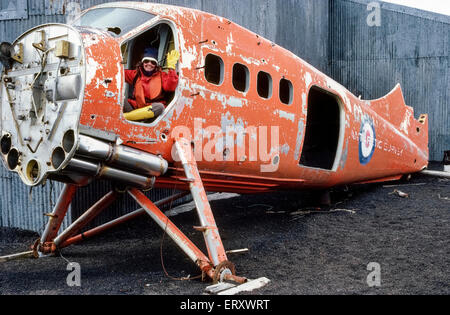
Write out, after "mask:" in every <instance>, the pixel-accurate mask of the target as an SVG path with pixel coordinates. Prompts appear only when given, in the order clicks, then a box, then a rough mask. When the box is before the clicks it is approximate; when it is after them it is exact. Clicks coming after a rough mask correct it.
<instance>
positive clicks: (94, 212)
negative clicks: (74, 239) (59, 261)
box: [53, 190, 119, 247]
mask: <svg viewBox="0 0 450 315" xmlns="http://www.w3.org/2000/svg"><path fill="white" fill-rule="evenodd" d="M118 194H119V193H118V192H116V191H115V190H112V191H110V192H109V193H107V194H106V195H105V196H103V197H102V198H101V199H100V200H99V201H97V202H96V203H95V204H94V205H93V206H92V207H90V208H89V209H88V210H86V212H85V213H83V214H82V215H81V216H80V217H79V218H78V219H77V220H75V222H73V223H72V224H71V225H70V226H69V227H68V228H67V229H65V230H64V231H63V232H62V233H60V234H59V235H58V236H57V237H56V238H55V239H54V240H53V242H54V243H55V246H56V247H59V245H60V244H61V243H63V242H64V241H65V240H66V239H68V238H69V237H71V236H72V235H74V234H75V233H77V232H78V231H79V230H81V229H82V228H83V227H84V226H86V224H88V223H89V222H91V221H92V220H93V219H94V218H95V217H96V216H98V215H99V214H100V213H101V212H102V211H103V210H105V209H106V208H108V207H109V206H110V205H111V204H112V203H113V202H114V201H115V200H116V199H117V196H118Z"/></svg>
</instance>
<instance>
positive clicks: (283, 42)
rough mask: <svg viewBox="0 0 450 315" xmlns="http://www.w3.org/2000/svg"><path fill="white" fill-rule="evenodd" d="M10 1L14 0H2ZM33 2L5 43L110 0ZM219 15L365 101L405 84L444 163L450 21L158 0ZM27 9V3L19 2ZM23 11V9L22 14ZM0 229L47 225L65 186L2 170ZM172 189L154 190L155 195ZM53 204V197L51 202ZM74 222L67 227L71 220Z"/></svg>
mask: <svg viewBox="0 0 450 315" xmlns="http://www.w3.org/2000/svg"><path fill="white" fill-rule="evenodd" d="M4 2H5V3H6V6H8V5H9V3H7V2H8V1H2V9H3V5H4ZM10 2H11V3H16V4H17V5H18V4H19V2H22V4H23V5H26V6H27V12H26V14H25V16H27V17H28V18H24V19H17V18H14V19H10V20H0V39H1V41H10V42H11V41H13V40H14V39H15V38H16V37H17V36H19V35H20V34H21V33H23V32H25V31H26V30H28V29H29V28H31V27H33V26H36V25H39V24H43V23H48V22H59V23H64V22H65V21H66V14H69V13H70V12H69V10H70V9H71V8H73V7H71V6H72V5H73V3H78V4H79V5H80V7H81V9H85V8H88V7H91V6H93V5H96V4H100V3H104V2H111V1H104V0H75V1H68V0H19V1H12V0H11V1H10ZM145 2H156V3H166V4H174V5H181V6H186V7H191V8H195V9H200V10H203V11H207V12H211V13H214V14H218V15H220V16H223V17H225V18H228V19H230V20H232V21H234V22H235V23H238V24H240V25H242V26H244V27H246V28H248V29H250V30H252V31H254V32H256V33H258V34H260V35H262V36H264V37H266V38H267V39H269V40H271V41H273V42H275V43H277V44H279V45H280V46H283V47H285V48H287V49H289V50H291V51H292V52H293V53H295V54H296V55H298V56H300V57H301V58H303V59H304V60H306V61H307V62H309V63H310V64H312V65H313V66H315V67H316V68H318V69H320V70H321V71H323V72H325V73H326V74H328V75H330V76H332V77H333V78H335V79H336V80H337V81H338V82H340V83H342V84H343V85H344V86H346V87H348V88H349V89H350V90H351V91H352V92H353V93H355V94H357V95H362V96H363V97H364V98H376V97H380V96H383V95H384V94H386V93H387V92H389V91H390V89H391V88H393V87H394V86H395V84H396V83H397V82H400V83H401V84H402V86H403V88H404V92H405V98H406V101H407V103H408V104H409V105H411V106H413V107H414V109H415V111H416V113H417V114H419V113H422V112H424V113H429V114H430V123H431V124H430V152H431V159H433V160H440V159H441V158H442V150H443V149H447V150H448V149H449V148H450V135H449V132H450V128H449V127H448V126H449V119H450V115H449V108H448V99H449V95H448V93H449V92H448V91H449V90H450V88H449V87H450V86H449V79H448V76H449V59H448V58H449V53H448V49H449V44H450V39H449V26H448V25H449V22H448V18H446V17H444V16H440V15H436V14H429V13H425V12H423V11H418V10H412V9H406V8H404V7H399V6H394V5H388V4H383V5H382V11H381V17H382V20H381V26H380V27H369V26H368V25H367V23H366V18H367V15H368V14H369V13H370V12H369V11H367V4H368V3H370V2H373V1H368V0H367V1H366V0H154V1H145ZM18 7H19V5H18ZM21 14H23V12H22V13H21ZM0 185H1V188H0V211H1V212H0V226H15V227H21V228H26V229H31V230H39V229H41V227H42V226H43V224H44V222H46V219H45V218H44V216H43V215H42V214H43V213H44V212H50V211H51V208H52V205H51V203H52V202H55V200H56V198H57V195H58V193H59V191H60V190H61V188H62V186H61V184H54V185H53V189H50V184H48V185H47V186H46V187H44V188H40V187H39V188H35V189H33V191H32V196H33V200H32V201H30V200H29V188H28V187H26V186H25V185H23V184H22V183H21V182H20V181H19V179H18V178H17V176H15V175H14V174H10V173H8V172H7V171H6V169H5V168H4V167H2V168H1V169H0ZM109 188H110V187H109V185H108V184H105V183H104V182H96V183H93V184H91V185H90V186H89V187H86V188H82V189H80V190H79V191H78V193H77V195H76V198H75V200H74V202H73V204H72V214H73V216H74V217H76V216H77V215H79V214H80V211H83V210H85V209H86V208H87V207H89V206H90V205H91V204H92V203H94V202H95V201H96V200H97V199H98V198H99V197H101V196H102V194H104V193H106V192H107V191H108V189H109ZM170 193H171V192H170V191H167V190H158V191H153V192H150V193H149V195H150V196H151V198H152V199H153V200H157V199H159V198H162V197H165V196H168V195H169V194H170ZM51 201H52V202H51ZM135 208H136V205H135V203H134V201H132V200H131V199H130V198H129V197H128V196H124V198H122V199H121V200H119V201H117V202H116V203H115V204H114V206H113V207H112V208H111V209H108V210H106V212H105V215H103V216H102V217H101V218H99V219H98V220H97V221H96V222H94V223H95V224H98V223H101V222H103V221H105V220H108V219H109V218H112V217H115V216H117V215H120V214H123V213H126V212H128V211H130V210H134V209H135ZM69 221H70V219H69V220H67V221H66V222H65V223H64V224H65V225H67V224H68V222H69Z"/></svg>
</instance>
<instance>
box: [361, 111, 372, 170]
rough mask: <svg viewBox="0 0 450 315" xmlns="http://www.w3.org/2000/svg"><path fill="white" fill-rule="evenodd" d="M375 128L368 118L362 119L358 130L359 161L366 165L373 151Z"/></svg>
mask: <svg viewBox="0 0 450 315" xmlns="http://www.w3.org/2000/svg"><path fill="white" fill-rule="evenodd" d="M375 139H376V136H375V128H374V127H373V121H372V119H370V118H365V119H363V121H362V123H361V130H360V132H359V162H360V163H361V164H362V165H366V164H368V163H369V162H370V160H371V159H372V155H373V152H374V151H375Z"/></svg>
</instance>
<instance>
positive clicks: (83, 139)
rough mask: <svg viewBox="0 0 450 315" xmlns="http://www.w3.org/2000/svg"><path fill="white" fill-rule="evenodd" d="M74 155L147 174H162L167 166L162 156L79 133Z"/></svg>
mask: <svg viewBox="0 0 450 315" xmlns="http://www.w3.org/2000/svg"><path fill="white" fill-rule="evenodd" d="M76 155H80V156H83V157H87V158H90V159H96V160H100V161H102V162H104V163H105V164H108V165H111V166H117V167H119V168H125V169H128V170H130V171H137V172H141V173H144V174H145V175H149V176H160V175H163V174H164V173H165V172H166V171H167V168H168V163H167V161H166V160H164V159H163V158H162V157H159V156H156V155H154V154H151V153H147V152H144V151H141V150H137V149H134V148H131V147H127V146H123V145H117V144H112V143H106V142H103V141H101V140H97V139H94V138H91V137H88V136H84V135H80V141H79V144H78V149H77V151H76Z"/></svg>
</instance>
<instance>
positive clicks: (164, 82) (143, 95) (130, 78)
mask: <svg viewBox="0 0 450 315" xmlns="http://www.w3.org/2000/svg"><path fill="white" fill-rule="evenodd" d="M136 74H137V70H125V81H126V82H127V83H128V84H130V85H133V82H134V80H135V77H136ZM177 85H178V75H177V73H176V71H175V70H172V69H170V70H169V71H168V72H164V71H157V72H155V73H154V74H153V75H152V76H150V77H147V76H145V75H143V74H142V73H141V75H140V77H139V78H138V79H137V81H136V83H135V85H134V87H133V88H134V91H133V98H131V99H128V103H130V105H131V106H133V107H134V108H135V109H138V108H141V107H145V106H148V105H150V104H151V103H152V102H156V101H157V102H161V103H165V102H164V101H163V100H162V98H163V97H164V92H174V91H175V89H176V88H177Z"/></svg>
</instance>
